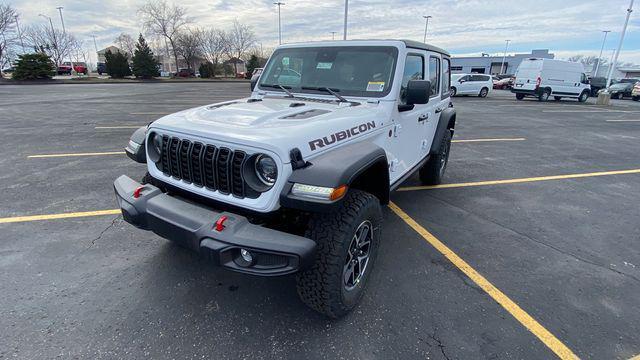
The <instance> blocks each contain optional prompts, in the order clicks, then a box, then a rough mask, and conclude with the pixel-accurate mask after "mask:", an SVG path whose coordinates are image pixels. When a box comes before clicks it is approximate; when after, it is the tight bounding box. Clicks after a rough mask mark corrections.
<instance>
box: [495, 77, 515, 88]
mask: <svg viewBox="0 0 640 360" xmlns="http://www.w3.org/2000/svg"><path fill="white" fill-rule="evenodd" d="M512 86H513V78H512V77H506V78H502V79H497V80H493V88H494V89H503V90H504V89H510V88H511V87H512Z"/></svg>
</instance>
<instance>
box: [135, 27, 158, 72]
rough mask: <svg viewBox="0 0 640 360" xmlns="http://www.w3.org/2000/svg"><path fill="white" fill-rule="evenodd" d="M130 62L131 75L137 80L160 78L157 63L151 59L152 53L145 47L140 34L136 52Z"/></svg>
mask: <svg viewBox="0 0 640 360" xmlns="http://www.w3.org/2000/svg"><path fill="white" fill-rule="evenodd" d="M131 60H132V62H133V66H132V68H133V74H134V75H135V76H136V77H137V78H142V79H151V78H152V77H154V76H160V73H159V72H158V65H159V63H158V61H156V59H155V58H154V57H153V51H151V48H150V47H149V45H147V42H146V41H145V40H144V38H143V37H142V34H140V36H139V37H138V43H137V44H136V50H135V52H134V54H133V58H131Z"/></svg>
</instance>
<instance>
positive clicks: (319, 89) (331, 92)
mask: <svg viewBox="0 0 640 360" xmlns="http://www.w3.org/2000/svg"><path fill="white" fill-rule="evenodd" d="M301 89H302V90H317V91H324V92H328V93H329V94H331V95H333V96H335V97H337V98H338V100H339V102H351V101H349V100H347V99H345V98H343V97H342V96H340V94H338V93H337V92H335V91H333V90H331V89H329V88H328V87H324V86H321V87H312V86H303V87H302V88H301ZM338 91H339V90H338Z"/></svg>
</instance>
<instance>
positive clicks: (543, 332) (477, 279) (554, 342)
mask: <svg viewBox="0 0 640 360" xmlns="http://www.w3.org/2000/svg"><path fill="white" fill-rule="evenodd" d="M389 208H391V210H392V211H393V212H394V213H395V214H396V215H398V216H399V217H400V218H401V219H402V220H403V221H404V222H405V223H407V225H409V226H410V227H411V228H412V229H413V230H415V231H416V232H417V233H418V234H420V235H421V236H422V238H423V239H424V240H426V241H427V242H428V243H429V244H431V246H433V247H434V248H435V249H436V250H438V252H440V253H441V254H442V255H444V256H445V257H446V258H447V259H448V260H449V261H451V262H452V263H453V265H455V266H456V267H457V268H458V269H460V271H462V272H463V273H464V274H465V275H467V276H468V277H469V278H470V279H471V280H472V281H473V282H474V283H476V284H477V285H478V286H479V287H480V288H481V289H482V290H484V292H486V293H487V294H488V295H489V296H490V297H491V298H492V299H493V300H495V301H496V302H497V303H498V304H500V305H501V306H502V307H503V308H504V309H505V310H506V311H507V312H509V314H511V315H512V316H513V317H514V318H515V319H516V320H518V321H519V322H520V324H522V325H523V326H524V327H525V328H527V330H529V331H530V332H531V333H533V334H534V335H535V336H536V337H538V339H540V341H542V342H543V343H544V344H545V345H546V346H547V347H548V348H549V349H550V350H551V351H553V352H554V353H555V354H556V355H558V357H559V358H560V359H578V356H576V354H574V353H573V352H572V351H571V349H569V348H568V347H567V346H566V345H565V344H563V343H562V342H561V341H560V340H558V338H556V337H555V336H554V335H553V334H552V333H551V332H549V330H547V329H545V327H544V326H542V325H541V324H540V323H539V322H538V321H536V320H535V319H534V318H533V317H531V315H529V314H528V313H527V312H526V311H524V310H523V309H522V308H521V307H520V306H518V304H516V303H515V302H513V300H511V299H510V298H509V297H508V296H507V295H505V294H504V293H503V292H502V291H500V289H498V288H497V287H495V286H494V285H493V284H492V283H491V282H489V280H487V279H486V278H485V277H484V276H482V275H481V274H480V273H479V272H477V271H476V270H475V269H474V268H472V267H471V265H469V264H468V263H467V262H466V261H464V260H463V259H462V258H461V257H460V256H458V255H457V254H456V253H455V252H453V250H451V249H449V247H447V246H446V245H445V244H444V243H442V242H441V241H440V240H438V239H437V238H436V237H435V236H433V235H432V234H431V233H430V232H429V231H427V229H425V228H424V227H422V226H421V225H420V224H418V223H417V222H416V221H415V220H413V219H412V218H411V217H410V216H409V215H408V214H407V213H405V212H404V211H403V210H402V209H400V208H399V207H398V206H397V205H396V204H394V203H389Z"/></svg>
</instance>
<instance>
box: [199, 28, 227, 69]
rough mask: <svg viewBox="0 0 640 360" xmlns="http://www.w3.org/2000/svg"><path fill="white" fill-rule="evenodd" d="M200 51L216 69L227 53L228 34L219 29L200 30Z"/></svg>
mask: <svg viewBox="0 0 640 360" xmlns="http://www.w3.org/2000/svg"><path fill="white" fill-rule="evenodd" d="M198 33H199V34H200V52H201V53H202V56H204V58H205V59H207V60H208V61H210V62H211V63H212V64H213V67H214V69H215V68H216V66H218V63H219V62H220V59H221V58H222V57H223V56H224V54H225V53H226V46H227V42H226V35H225V33H224V31H222V30H219V29H207V30H200V31H199V32H198Z"/></svg>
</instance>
